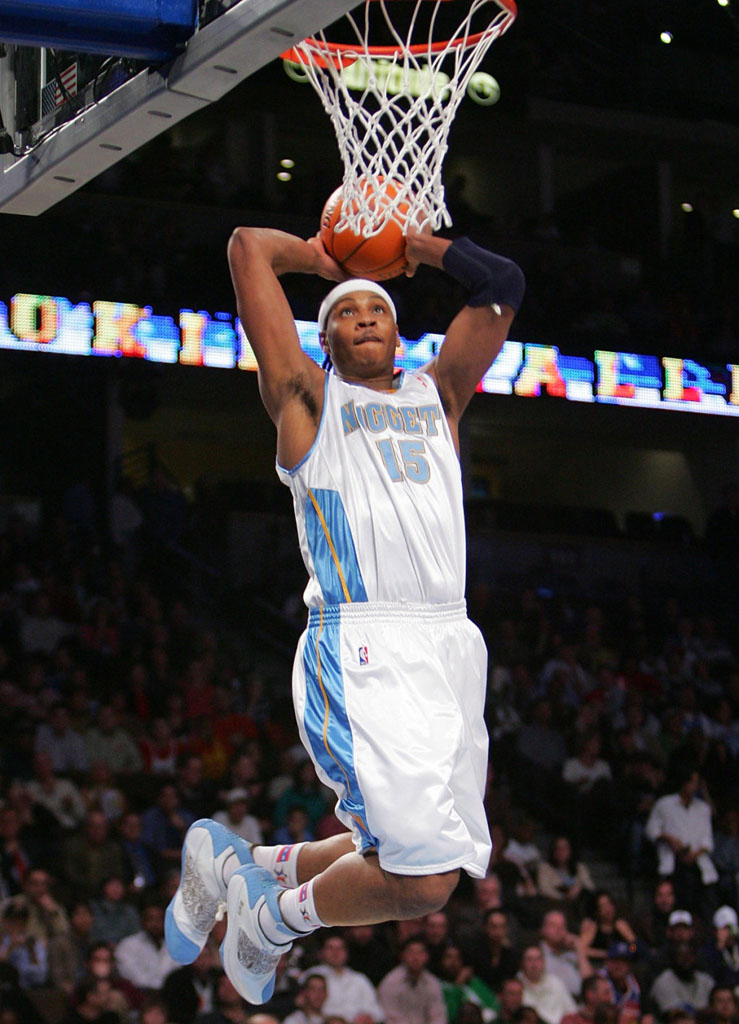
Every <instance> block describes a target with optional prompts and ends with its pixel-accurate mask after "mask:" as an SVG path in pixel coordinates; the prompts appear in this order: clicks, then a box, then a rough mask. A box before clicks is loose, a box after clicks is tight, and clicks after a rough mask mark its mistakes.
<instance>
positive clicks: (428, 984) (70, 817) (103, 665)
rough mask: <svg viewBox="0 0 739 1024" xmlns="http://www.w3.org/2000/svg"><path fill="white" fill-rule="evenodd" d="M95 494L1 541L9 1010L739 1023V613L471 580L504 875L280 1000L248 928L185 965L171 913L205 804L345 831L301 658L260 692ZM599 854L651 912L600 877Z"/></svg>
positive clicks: (1, 942)
mask: <svg viewBox="0 0 739 1024" xmlns="http://www.w3.org/2000/svg"><path fill="white" fill-rule="evenodd" d="M73 507H75V506H74V503H67V515H66V516H65V515H63V514H60V515H57V516H56V517H54V518H53V522H52V523H51V525H48V526H41V527H38V528H34V527H31V526H29V525H28V524H27V523H26V522H25V521H24V520H23V519H22V518H11V519H10V520H9V522H8V524H7V526H6V529H5V531H4V532H3V533H2V535H0V730H2V760H1V761H0V771H1V775H0V799H1V801H2V803H1V805H0V898H1V899H2V903H1V904H0V1024H61V1022H64V1024H72V1022H78V1021H99V1022H102V1024H116V1022H119V1024H134V1022H135V1024H193V1022H196V1024H221V1022H224V1021H231V1022H239V1021H246V1020H249V1021H251V1022H252V1024H269V1022H271V1021H280V1022H281V1021H285V1020H286V1021H288V1024H324V1022H333V1024H341V1022H343V1024H373V1022H375V1024H377V1022H380V1021H384V1022H385V1024H479V1022H480V1021H484V1022H490V1021H496V1020H500V1021H501V1022H502V1024H561V1022H565V1024H632V1022H635V1021H639V1020H641V1021H644V1024H651V1022H652V1021H657V1022H658V1024H674V1022H675V1021H679V1022H680V1024H695V1022H699V1024H737V995H738V994H739V922H738V921H737V913H736V907H737V897H738V894H737V880H738V878H739V810H737V808H738V807H739V800H738V799H737V794H738V791H739V713H738V712H739V667H738V662H737V650H736V646H735V644H734V645H733V644H732V642H731V641H730V638H729V636H728V634H727V632H726V629H727V624H728V623H729V622H730V621H731V620H730V618H722V617H721V616H720V615H715V614H713V613H712V612H710V611H708V610H706V609H705V608H704V609H702V610H700V609H698V610H697V609H694V608H690V609H688V608H685V607H681V606H680V605H679V604H678V602H677V601H676V600H674V599H671V600H667V601H666V602H664V604H663V605H661V606H655V605H650V606H647V605H646V604H645V602H644V601H643V600H642V599H641V598H640V597H639V596H638V595H633V596H632V597H631V598H630V599H629V600H628V601H626V602H614V603H613V605H609V604H605V603H603V604H601V605H595V604H592V603H589V602H587V601H578V600H575V599H573V598H572V597H568V598H565V597H564V596H562V595H559V596H558V595H547V596H542V595H541V594H538V593H537V592H536V591H535V590H530V589H526V590H522V591H521V592H520V593H518V594H517V595H516V598H515V600H513V601H511V600H510V595H508V596H506V599H505V601H503V600H502V599H496V597H495V595H493V594H491V593H490V592H489V591H487V590H486V589H485V588H484V587H483V586H482V585H480V584H479V582H476V583H475V585H474V586H473V587H472V588H471V592H470V594H469V604H470V612H471V615H472V616H473V618H475V620H476V621H477V622H478V623H479V625H480V627H481V628H482V630H483V632H484V633H485V636H486V639H487V642H488V646H489V649H490V682H489V692H488V703H487V708H486V717H487V721H488V726H489V730H490V734H491V740H492V743H491V761H490V772H489V785H488V790H487V807H488V812H489V817H490V822H491V828H492V833H493V838H494V843H495V847H494V851H493V855H492V859H491V863H490V869H489V872H488V875H487V877H485V878H483V879H480V880H477V881H475V882H474V883H473V882H472V881H471V880H469V879H467V878H464V879H463V880H462V881H461V882H460V886H459V888H458V890H457V892H456V893H455V895H454V897H453V898H452V900H451V901H450V903H449V905H448V907H447V908H446V909H445V910H444V911H443V912H439V913H436V914H432V915H430V916H428V917H426V918H423V919H419V920H415V921H405V922H393V923H390V924H388V925H386V926H377V927H372V926H362V927H355V928H345V929H338V930H328V931H323V932H319V933H317V934H316V935H315V936H313V937H311V938H309V939H306V941H305V942H301V943H299V944H298V945H296V946H295V947H294V948H293V949H292V951H291V952H290V953H289V954H287V955H286V956H285V957H284V958H283V962H282V963H281V965H280V970H279V977H278V983H277V988H276V993H275V996H274V997H273V999H272V1000H271V1001H270V1003H269V1004H268V1005H267V1006H265V1007H263V1008H261V1009H259V1011H258V1012H257V1009H256V1008H254V1007H249V1006H247V1005H246V1004H245V1003H244V1002H243V1000H241V998H240V997H239V995H238V993H236V992H235V990H234V989H233V986H232V985H231V984H230V982H229V981H228V979H226V978H225V976H224V975H223V972H222V970H221V968H220V961H219V957H218V949H217V946H218V942H219V941H220V938H221V937H222V933H223V928H224V923H223V922H221V923H220V924H219V925H218V926H217V928H216V930H215V933H214V936H213V939H212V941H211V942H210V943H209V944H208V946H207V947H206V949H205V950H204V951H203V954H202V955H201V957H200V958H199V959H198V960H197V961H196V962H195V963H194V964H193V965H191V966H189V967H181V966H180V965H178V964H177V963H175V962H174V961H173V960H172V959H171V958H170V956H169V954H168V952H167V950H166V946H165V944H164V942H163V919H164V908H165V907H166V904H167V902H168V901H169V899H170V897H171V895H172V893H173V892H174V890H175V888H176V886H177V883H178V879H179V871H180V856H181V845H182V839H183V836H184V834H185V832H186V830H187V828H188V826H189V825H190V824H191V823H192V822H193V821H194V820H196V819H197V818H198V817H201V816H204V815H207V816H215V817H216V818H217V819H218V820H220V821H222V822H223V823H224V824H226V825H227V826H228V827H230V828H231V829H233V830H234V831H236V832H238V833H239V834H240V835H242V836H243V837H244V838H245V839H247V840H248V841H250V842H255V843H260V842H267V843H270V842H277V843H284V842H291V841H302V840H305V839H312V838H316V837H318V838H321V837H325V836H329V835H331V834H334V833H335V832H336V831H337V830H339V829H340V827H341V826H340V825H339V824H338V822H337V820H336V818H335V817H334V815H333V812H332V799H331V797H330V794H329V792H328V791H327V790H326V789H325V788H324V787H323V786H322V785H321V783H320V782H319V780H318V779H317V777H316V774H315V771H314V769H313V766H312V764H311V762H310V761H309V759H308V758H307V756H306V755H305V753H304V751H303V749H302V747H301V746H300V744H299V741H298V737H297V733H296V729H295V726H294V722H293V718H292V714H291V711H290V709H289V693H288V679H289V662H288V661H285V664H284V676H283V678H282V679H275V680H273V681H271V682H270V683H269V684H268V685H265V680H264V678H263V677H262V676H260V674H259V672H258V671H256V669H255V664H256V662H255V661H254V658H253V657H252V655H253V652H250V651H249V650H248V649H247V647H245V645H244V644H243V643H241V642H239V641H238V639H235V638H234V636H235V635H234V634H233V633H232V632H231V631H229V630H228V629H227V628H226V624H225V618H224V616H225V613H223V615H221V612H220V610H218V609H216V614H215V615H213V614H212V612H211V614H210V616H209V617H208V618H207V619H206V618H205V617H204V615H203V613H202V611H201V610H200V609H199V608H198V606H197V603H196V602H194V601H192V600H190V599H188V598H185V597H183V595H182V593H181V592H179V591H178V590H177V588H176V587H173V586H172V585H171V583H170V582H169V581H168V579H167V577H166V573H165V572H164V571H163V566H164V565H166V563H163V562H161V561H157V560H156V557H155V555H156V548H157V545H159V544H161V543H163V538H162V537H161V536H160V535H159V534H157V538H158V540H157V544H156V545H151V544H149V545H146V544H144V545H141V544H139V543H138V541H137V535H138V531H139V530H140V529H143V528H145V525H146V510H145V509H144V510H143V512H142V515H141V517H140V521H137V522H136V523H134V524H133V525H132V529H131V530H130V531H129V534H128V535H127V536H126V537H125V538H122V537H121V536H119V535H117V534H116V539H117V540H118V541H119V544H118V545H115V544H111V545H108V544H106V543H103V542H102V541H101V540H100V538H99V537H98V535H97V533H96V531H95V530H94V528H93V527H92V526H91V524H90V522H89V521H88V520H86V519H85V518H84V517H82V518H80V517H75V516H74V515H72V514H71V511H70V510H71V509H72V508H73ZM152 558H154V560H153V561H152ZM219 615H221V618H220V620H219ZM236 636H238V634H236ZM603 858H605V859H607V860H608V862H609V863H611V864H612V865H613V869H614V870H615V871H616V872H620V876H619V877H620V878H621V879H623V880H624V883H625V888H624V889H623V891H624V892H627V893H628V892H631V893H633V894H636V896H635V898H634V899H633V900H631V901H630V903H629V905H621V902H620V898H619V894H617V893H615V892H612V891H608V890H601V889H598V888H597V886H596V881H595V880H594V875H595V871H594V870H593V868H594V864H593V861H594V860H600V859H603ZM628 886H631V889H629V888H628ZM647 889H649V891H650V897H649V899H648V900H646V902H644V905H642V902H643V901H641V902H640V900H639V899H638V898H636V897H638V896H639V894H643V893H644V892H645V891H646V890H647ZM620 892H621V890H619V893H620Z"/></svg>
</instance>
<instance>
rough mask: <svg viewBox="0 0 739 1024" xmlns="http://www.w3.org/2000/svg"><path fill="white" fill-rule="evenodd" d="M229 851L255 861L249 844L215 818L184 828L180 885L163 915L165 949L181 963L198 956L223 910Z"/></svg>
mask: <svg viewBox="0 0 739 1024" xmlns="http://www.w3.org/2000/svg"><path fill="white" fill-rule="evenodd" d="M232 853H235V854H236V856H237V857H238V858H239V862H240V863H241V864H253V863H254V858H253V857H252V855H251V850H250V847H249V844H248V843H246V842H244V840H243V839H242V838H241V836H237V835H235V834H234V833H233V832H231V831H229V829H227V828H224V826H223V825H220V824H219V823H218V822H217V821H212V820H211V819H210V818H201V819H200V820H199V821H196V822H194V823H193V824H192V825H191V826H190V828H189V829H188V830H187V835H186V836H185V842H184V843H183V844H182V874H181V877H180V884H179V887H178V889H177V892H176V893H175V894H174V896H173V897H172V901H171V902H170V904H169V906H168V907H167V912H166V914H165V916H164V937H165V939H166V942H167V949H168V950H169V953H170V956H171V957H172V958H173V959H174V960H176V961H177V962H178V963H180V964H191V963H192V962H193V960H196V959H197V957H198V956H199V955H200V952H201V950H202V948H203V946H204V945H205V943H206V942H207V940H208V936H209V935H210V931H211V929H212V927H213V925H214V924H215V923H216V921H220V919H221V918H222V917H223V914H224V913H225V910H226V884H225V882H224V881H223V865H224V863H225V861H226V860H228V858H229V857H230V856H231V854H232Z"/></svg>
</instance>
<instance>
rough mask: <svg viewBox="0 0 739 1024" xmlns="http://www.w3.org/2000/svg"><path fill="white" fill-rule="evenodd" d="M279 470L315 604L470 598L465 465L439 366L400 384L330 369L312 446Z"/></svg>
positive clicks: (408, 375) (308, 592) (308, 599)
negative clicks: (354, 379)
mask: <svg viewBox="0 0 739 1024" xmlns="http://www.w3.org/2000/svg"><path fill="white" fill-rule="evenodd" d="M277 473H278V476H279V477H280V479H281V480H282V482H283V483H284V484H286V485H287V486H288V487H289V488H290V490H291V491H292V494H293V501H294V504H295V517H296V520H297V525H298V537H299V540H300V550H301V553H302V555H303V560H304V562H305V565H306V568H307V570H308V573H309V576H310V580H309V582H308V586H307V587H306V590H305V594H304V597H305V602H306V604H307V605H308V607H309V608H316V607H320V606H322V605H325V604H342V603H346V602H355V601H381V602H384V601H393V602H413V603H423V604H439V603H449V602H453V601H459V600H461V599H462V598H463V596H464V587H465V533H464V511H463V504H462V474H461V469H460V465H459V459H458V457H457V453H456V451H455V448H454V443H453V441H452V436H451V433H450V430H449V425H448V424H447V420H446V416H445V414H444V410H443V408H442V405H441V399H440V397H439V392H438V391H437V389H436V385H435V383H434V381H433V379H432V378H431V377H430V376H429V375H428V374H426V373H404V374H403V375H402V376H401V378H400V384H399V387H398V388H397V389H395V390H393V391H389V392H384V391H383V392H378V391H373V390H372V389H371V388H366V387H361V386H359V385H355V384H347V383H345V382H344V381H342V380H340V379H339V378H338V377H336V376H335V375H334V374H327V375H326V390H325V396H324V404H323V415H322V418H321V423H320V425H319V429H318V435H317V437H316V440H315V442H314V444H313V446H312V447H311V449H310V451H309V452H308V453H307V455H306V456H305V458H304V459H303V460H302V461H301V462H300V463H299V464H298V465H297V466H296V467H295V468H294V469H292V470H285V469H283V468H282V467H281V466H280V465H279V464H278V465H277Z"/></svg>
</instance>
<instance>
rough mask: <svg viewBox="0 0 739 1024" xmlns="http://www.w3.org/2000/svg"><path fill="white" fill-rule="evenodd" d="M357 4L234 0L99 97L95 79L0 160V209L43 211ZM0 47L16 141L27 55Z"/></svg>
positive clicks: (3, 91) (0, 84)
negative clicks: (169, 54) (71, 108)
mask: <svg viewBox="0 0 739 1024" xmlns="http://www.w3.org/2000/svg"><path fill="white" fill-rule="evenodd" d="M356 2H357V0H236V2H235V3H234V4H232V5H231V6H229V7H228V9H224V10H223V12H222V13H220V14H218V16H217V17H215V18H214V19H213V20H212V21H210V22H209V23H208V24H205V25H204V26H203V27H200V28H198V29H196V31H195V33H194V34H193V35H192V36H191V38H190V39H189V41H188V43H187V46H186V48H185V50H184V52H183V53H182V54H181V55H180V56H178V57H177V58H176V59H175V60H174V61H172V62H170V63H168V64H166V65H147V66H145V67H143V68H140V69H138V70H134V71H133V72H131V71H130V70H129V72H128V76H127V77H126V79H125V81H122V82H121V83H120V84H118V85H115V87H114V88H112V89H111V90H110V91H108V92H106V94H105V95H103V96H102V97H101V96H100V90H99V88H96V86H95V83H94V82H93V83H92V84H91V85H89V86H88V87H87V90H86V91H85V92H84V93H83V94H81V95H80V97H79V99H78V101H77V112H76V113H75V114H74V116H71V117H69V118H68V119H66V120H65V119H64V118H63V117H62V116H61V115H60V114H59V113H58V112H50V113H47V114H46V115H44V114H43V112H42V111H41V110H39V111H38V121H37V122H36V123H35V124H34V125H33V129H32V135H31V137H30V139H28V140H26V141H25V142H24V145H25V146H26V147H27V148H26V149H25V151H17V152H16V153H6V154H5V155H4V156H1V155H0V169H1V170H2V173H1V174H0V213H13V214H25V215H30V216H36V215H38V214H40V213H43V211H44V210H46V209H48V208H49V207H51V206H53V205H54V204H55V203H58V202H60V201H61V200H62V199H64V198H66V197H67V196H68V195H70V194H71V193H72V192H74V191H76V189H78V188H79V187H80V186H82V185H84V184H85V183H86V182H87V181H90V180H91V179H92V178H94V177H95V176H96V175H98V174H101V173H102V172H103V171H105V170H106V169H107V168H108V167H111V166H112V165H113V164H115V163H116V162H117V161H118V160H121V159H122V158H123V157H125V156H127V155H128V154H129V153H132V152H133V151H134V150H135V149H137V148H138V147H139V146H141V145H143V144H144V143H146V142H149V141H150V140H151V139H153V138H155V137H156V136H157V135H159V134H161V133H162V132H163V131H165V130H167V129H169V128H171V127H172V126H173V125H174V124H176V123H177V122H178V121H181V120H182V119H184V118H185V117H187V116H188V115H189V114H192V113H194V112H195V111H197V110H200V109H202V108H203V107H205V106H207V105H208V104H210V103H215V102H216V101H217V100H219V99H220V98H221V97H222V96H224V95H225V94H226V93H227V92H229V91H230V90H231V89H233V88H234V87H235V86H236V85H238V84H239V83H240V82H241V81H243V80H244V79H245V78H247V77H248V76H249V75H251V74H253V73H254V72H255V71H257V70H258V69H259V68H261V67H263V66H264V65H265V64H267V63H268V62H269V61H271V60H273V59H275V58H277V57H278V56H279V55H280V54H281V53H282V52H283V51H284V50H285V49H287V48H289V47H290V46H292V45H294V44H295V43H297V42H300V41H301V40H302V39H304V38H305V37H306V36H308V35H310V34H311V33H313V32H316V31H318V30H319V29H321V28H324V27H326V26H327V25H329V24H330V23H331V22H333V21H335V20H336V19H337V18H340V17H341V16H342V15H343V14H345V13H346V12H347V11H349V10H350V9H351V8H352V7H355V6H356ZM223 6H224V7H225V6H226V5H225V4H224V5H223ZM2 50H4V52H0V113H2V115H3V120H4V123H5V128H6V130H7V131H8V132H9V134H10V137H11V138H13V137H14V133H15V129H16V125H15V124H14V122H13V119H12V117H10V114H9V113H8V112H12V111H14V110H15V109H16V105H17V100H18V89H19V80H18V75H17V65H18V64H19V63H20V62H19V61H18V59H17V57H18V55H19V54H21V55H23V54H27V53H28V51H24V50H21V49H16V48H15V47H13V46H10V45H8V46H5V47H2ZM43 53H44V51H42V57H43ZM23 88H24V86H23V84H21V85H20V89H21V91H22V90H23Z"/></svg>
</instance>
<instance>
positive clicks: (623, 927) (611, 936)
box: [580, 889, 637, 965]
mask: <svg viewBox="0 0 739 1024" xmlns="http://www.w3.org/2000/svg"><path fill="white" fill-rule="evenodd" d="M580 938H581V940H582V943H583V947H584V953H585V956H586V957H587V958H588V959H589V960H590V961H591V962H593V963H595V964H596V965H600V964H601V963H602V962H603V960H605V958H606V956H607V955H608V950H609V949H610V948H611V947H612V946H613V944H614V943H619V942H625V943H627V944H628V945H629V946H631V947H632V948H633V950H634V951H635V949H636V941H637V939H636V933H635V932H634V929H633V928H632V926H631V925H630V924H629V922H628V921H627V920H626V919H625V918H623V917H620V916H619V915H618V912H617V910H616V904H615V902H614V900H613V897H612V896H611V894H610V893H609V892H606V891H605V890H604V889H601V890H600V892H597V893H596V894H595V899H594V915H593V917H592V918H585V920H584V921H583V922H582V925H581V928H580Z"/></svg>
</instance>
